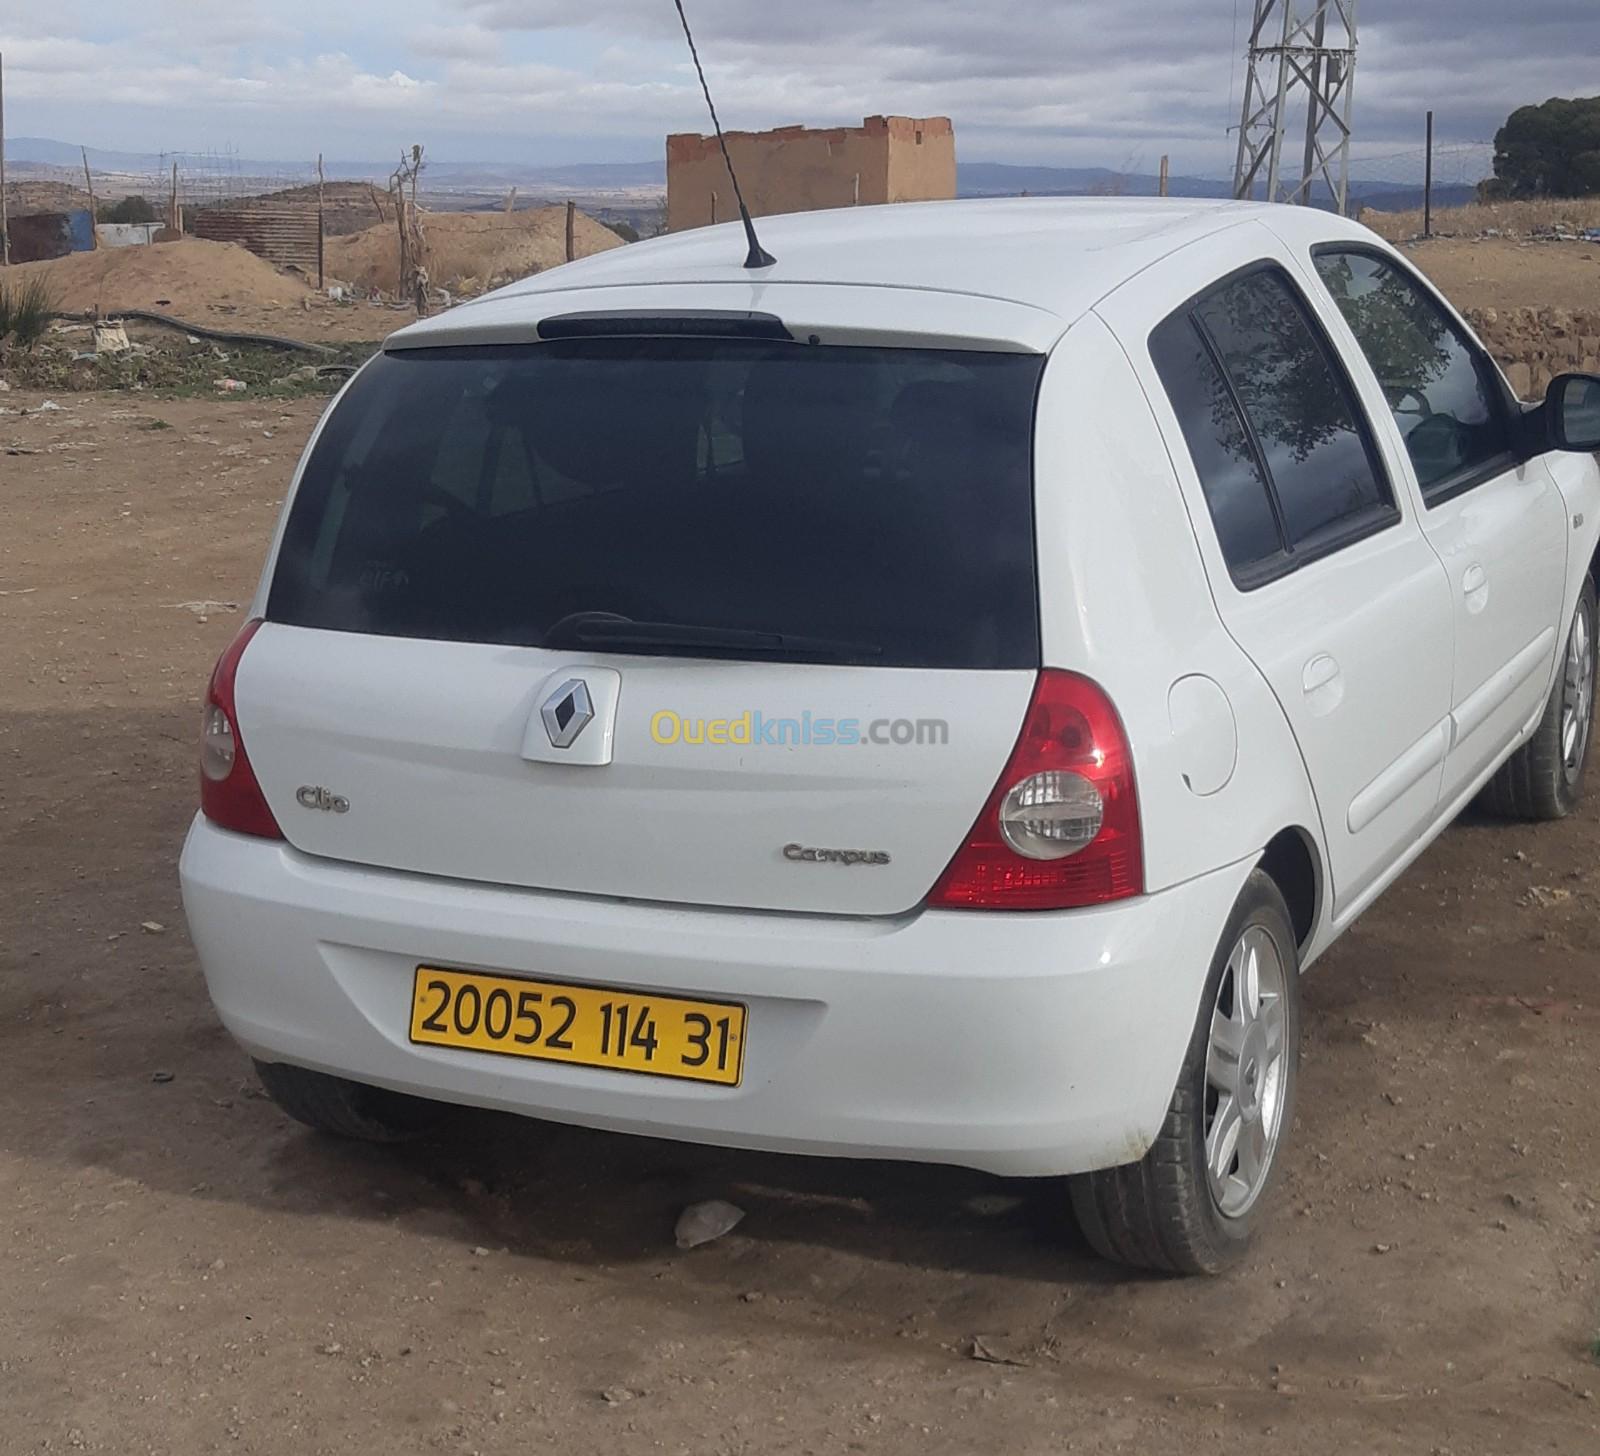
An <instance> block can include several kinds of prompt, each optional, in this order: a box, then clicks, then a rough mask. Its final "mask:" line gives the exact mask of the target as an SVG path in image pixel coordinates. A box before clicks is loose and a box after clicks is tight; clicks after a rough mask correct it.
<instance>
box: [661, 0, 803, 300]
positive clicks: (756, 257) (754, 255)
mask: <svg viewBox="0 0 1600 1456" xmlns="http://www.w3.org/2000/svg"><path fill="white" fill-rule="evenodd" d="M672 3H673V4H674V5H676V6H677V7H678V19H679V20H681V21H682V22H683V38H684V39H685V40H686V41H688V42H689V54H690V55H691V56H692V57H693V58H694V69H695V73H696V74H697V75H698V76H699V77H700V89H701V90H702V91H704V92H705V94H706V106H707V107H708V108H709V110H710V112H711V125H712V126H713V127H714V128H715V129H716V133H717V145H718V146H720V147H721V148H722V160H723V161H724V162H725V163H727V166H728V180H729V181H730V182H732V183H733V195H734V198H735V199H736V200H737V201H738V204H739V217H740V219H741V220H742V221H743V222H744V235H745V237H746V238H747V239H748V240H749V243H750V252H749V253H748V255H747V256H746V257H745V260H744V266H745V267H746V268H770V267H771V266H772V265H773V264H774V263H776V262H777V261H778V260H777V259H776V258H774V257H773V256H772V254H771V253H769V252H768V251H767V250H766V249H765V248H763V247H762V246H761V244H760V242H759V241H758V240H757V238H756V225H755V224H754V223H753V222H751V221H750V209H749V208H748V207H746V206H745V205H744V193H742V192H741V191H740V190H739V178H738V177H737V175H736V174H735V173H734V170H733V158H732V157H730V156H729V155H728V143H727V142H726V141H725V140H724V139H723V136H722V123H721V122H720V121H718V120H717V104H716V102H714V101H713V100H712V99H711V88H710V87H709V86H708V85H706V73H705V68H704V67H703V66H702V65H701V64H700V52H699V51H697V50H696V49H695V45H694V36H693V35H692V34H690V31H689V17H688V16H687V15H685V14H684V13H683V0H672Z"/></svg>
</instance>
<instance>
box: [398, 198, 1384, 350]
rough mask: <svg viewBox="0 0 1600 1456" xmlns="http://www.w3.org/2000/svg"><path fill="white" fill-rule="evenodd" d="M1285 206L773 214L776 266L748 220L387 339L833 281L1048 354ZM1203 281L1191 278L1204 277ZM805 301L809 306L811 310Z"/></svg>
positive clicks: (1015, 203)
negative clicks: (1110, 298)
mask: <svg viewBox="0 0 1600 1456" xmlns="http://www.w3.org/2000/svg"><path fill="white" fill-rule="evenodd" d="M1285 211H1294V212H1304V211H1305V209H1285V208H1282V207H1276V208H1273V207H1269V206H1267V205H1266V204H1262V203H1250V202H1217V201H1210V200H1193V199H1167V198H1121V197H1119V198H1095V197H1037V198H1029V197H1021V198H973V199H963V200H960V201H953V202H907V203H890V204H887V205H883V206H875V207H859V208H838V209H833V210H829V211H822V212H806V213H790V214H785V215H780V216H773V217H763V218H760V219H759V220H758V222H757V229H758V231H759V233H760V237H761V242H762V244H763V246H764V247H765V248H766V249H767V251H768V252H769V253H771V254H773V255H774V256H775V257H776V259H777V262H776V263H775V264H774V265H773V266H772V267H771V268H765V269H761V270H759V271H756V270H750V269H746V268H744V267H743V266H742V265H743V262H744V256H745V241H744V234H743V230H742V228H741V226H740V225H739V224H738V223H731V224H722V225H719V226H715V227H703V228H694V229H691V230H689V231H686V232H681V233H674V234H671V235H669V236H665V237H661V238H655V239H651V240H649V241H646V242H641V243H634V244H630V245H629V246H627V247H621V248H614V249H610V250H608V251H607V252H604V253H599V254H596V255H594V256H592V257H589V258H585V259H582V260H580V261H578V262H575V263H569V264H565V265H563V266H561V267H559V268H552V269H550V270H548V271H547V272H544V273H539V274H535V275H534V276H532V277H530V278H525V279H522V280H520V281H519V282H516V283H512V284H509V285H508V286H506V287H505V288H501V289H499V290H497V291H495V292H494V293H490V294H486V295H484V296H483V297H482V298H480V299H476V300H473V301H472V302H471V303H469V304H465V305H463V306H461V307H459V308H456V309H452V310H451V311H450V312H448V313H446V314H443V315H440V316H439V317H437V318H435V319H430V320H426V321H423V322H422V323H419V324H415V325H412V326H411V327H409V328H406V329H403V330H401V331H400V332H399V333H398V334H395V335H393V336H391V338H390V340H389V342H388V347H391V348H419V347H427V346H431V345H439V344H447V343H448V344H458V343H471V342H473V341H474V338H475V336H480V337H485V336H486V337H494V338H498V339H504V338H507V337H510V336H511V334H512V333H514V332H515V330H516V328H517V327H518V326H519V325H523V326H527V327H530V328H531V327H532V326H534V325H536V324H537V322H538V320H539V319H541V318H544V317H547V316H549V315H550V314H552V313H555V312H567V311H578V310H583V309H596V308H602V307H607V306H610V307H613V308H614V307H616V306H617V305H618V304H619V303H621V304H623V306H625V307H627V308H630V309H636V308H640V307H648V306H649V305H648V303H647V302H646V300H651V301H656V302H658V304H659V306H661V307H672V306H677V305H678V304H679V303H680V302H682V301H684V300H681V299H679V298H677V297H675V298H673V299H672V300H670V301H669V300H668V299H667V298H666V296H665V293H656V292H654V291H653V290H658V289H662V290H664V289H677V290H679V291H680V292H681V293H683V294H684V295H685V297H686V298H692V299H693V300H694V301H695V302H698V303H699V304H701V305H702V306H707V305H706V300H707V299H710V298H716V299H717V300H718V301H719V302H722V303H724V304H725V305H726V306H728V307H732V308H740V309H753V310H757V311H771V312H776V313H778V314H779V315H780V316H783V317H785V318H787V317H788V312H787V310H786V308H785V305H786V304H787V305H791V306H797V299H798V297H799V292H800V291H801V290H804V291H805V292H806V293H807V294H808V296H809V297H810V298H811V299H812V300H814V299H815V298H817V297H818V296H819V292H818V291H819V290H829V294H830V296H835V297H837V296H839V295H838V294H837V290H839V289H860V288H870V289H879V290H899V291H900V293H901V298H900V300H899V307H900V309H901V310H902V311H903V312H907V313H908V314H909V313H910V312H911V311H914V310H919V309H920V310H923V311H926V310H927V309H928V308H929V307H930V306H934V301H933V300H931V299H930V298H929V297H928V295H931V294H941V295H946V296H947V304H948V302H949V301H950V299H949V296H955V298H958V299H961V300H964V301H965V306H964V307H963V308H962V309H961V310H960V313H961V320H960V322H959V325H952V326H951V327H950V329H947V330H946V332H961V331H974V332H977V333H986V334H993V335H994V336H995V338H996V339H1000V340H1003V339H1005V338H1008V337H1015V339H1016V341H1017V342H1018V343H1019V344H1022V345H1023V346H1025V347H1043V348H1047V347H1048V346H1049V341H1050V340H1053V338H1055V337H1059V335H1060V333H1061V332H1062V331H1063V330H1064V329H1065V328H1066V327H1067V326H1068V325H1070V324H1071V323H1072V322H1073V321H1075V320H1076V319H1078V318H1080V317H1081V316H1082V315H1083V314H1085V313H1086V312H1088V310H1089V309H1091V308H1093V307H1094V305H1095V304H1096V303H1097V302H1098V301H1099V300H1100V299H1102V298H1103V297H1105V295H1106V294H1108V293H1110V292H1111V291H1112V290H1113V289H1114V288H1116V287H1118V286H1119V285H1120V284H1122V283H1124V282H1126V281H1127V280H1128V279H1130V278H1132V277H1134V276H1135V275H1136V274H1138V273H1139V272H1141V271H1143V270H1144V269H1145V268H1148V267H1149V266H1150V265H1151V264H1153V263H1155V262H1157V261H1158V260H1160V259H1161V258H1164V257H1166V256H1168V255H1169V254H1171V253H1173V252H1176V251H1178V250H1179V249H1181V248H1183V247H1185V246H1187V245H1188V244H1190V243H1193V242H1195V241H1197V240H1199V239H1201V238H1204V237H1207V236H1210V235H1211V234H1214V233H1217V232H1219V231H1222V230H1224V229H1227V228H1230V227H1236V226H1238V225H1240V224H1243V223H1248V222H1251V221H1254V220H1257V219H1261V218H1264V217H1266V216H1267V215H1268V214H1273V213H1277V214H1281V213H1283V212H1285ZM1316 215H1317V216H1318V217H1319V218H1320V219H1321V220H1322V221H1323V222H1324V223H1325V224H1326V225H1327V231H1328V233H1329V235H1330V236H1338V235H1344V234H1346V233H1351V234H1364V230H1363V229H1359V228H1357V227H1355V225H1353V224H1350V223H1346V222H1344V221H1343V220H1342V219H1339V218H1337V217H1334V216H1333V215H1332V214H1328V213H1320V214H1316ZM1205 281H1206V280H1205V279H1197V280H1196V286H1197V287H1198V286H1201V285H1203V284H1204V282H1205ZM730 285H732V287H731V288H730ZM780 289H781V290H783V291H782V292H779V290H780ZM601 290H615V292H611V293H603V292H600V291H601ZM640 290H652V292H650V293H641V292H640ZM591 292H592V295H593V296H590V297H581V296H580V295H582V294H590V293H591ZM907 295H909V296H907ZM860 302H861V296H860V295H855V300H854V304H853V305H845V307H849V308H850V309H851V311H854V309H855V308H859V306H860ZM985 304H987V305H988V306H989V308H988V312H989V313H990V314H991V315H992V316H993V317H992V320H991V326H988V327H981V326H980V325H979V323H978V322H976V321H975V320H977V319H978V318H979V317H980V316H981V315H983V313H984V312H985V310H984V307H983V305H985ZM810 307H811V309H812V311H813V312H815V310H816V308H817V305H816V304H815V303H814V302H812V303H811V304H810ZM1019 309H1025V310H1029V311H1031V313H1032V314H1033V315H1035V316H1036V322H1035V323H1034V324H1033V325H1032V326H1031V327H1024V326H1023V323H1022V322H1021V321H1020V319H1019V316H1018V310H1019ZM802 311H804V310H803V309H802ZM824 311H825V310H824ZM1046 318H1048V319H1049V324H1048V326H1047V325H1046V323H1045V319H1046ZM885 329H886V331H892V330H890V329H889V326H888V325H885ZM508 331H509V332H508ZM911 331H912V332H920V330H917V329H912V330H911ZM1046 334H1048V335H1049V336H1050V340H1045V337H1044V336H1045V335H1046ZM994 346H995V347H1001V346H1002V345H1001V344H999V343H997V344H995V345H994Z"/></svg>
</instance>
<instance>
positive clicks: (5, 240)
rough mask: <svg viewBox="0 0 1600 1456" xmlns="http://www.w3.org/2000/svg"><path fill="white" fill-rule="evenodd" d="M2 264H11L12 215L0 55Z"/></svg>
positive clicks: (3, 72)
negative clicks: (7, 190)
mask: <svg viewBox="0 0 1600 1456" xmlns="http://www.w3.org/2000/svg"><path fill="white" fill-rule="evenodd" d="M0 265H4V266H6V267H9V266H10V265H11V217H10V214H9V213H8V212H7V211H6V58H5V56H3V55H0Z"/></svg>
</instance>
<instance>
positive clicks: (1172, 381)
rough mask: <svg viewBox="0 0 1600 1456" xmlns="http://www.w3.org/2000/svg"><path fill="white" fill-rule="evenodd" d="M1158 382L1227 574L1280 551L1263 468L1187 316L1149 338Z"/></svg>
mask: <svg viewBox="0 0 1600 1456" xmlns="http://www.w3.org/2000/svg"><path fill="white" fill-rule="evenodd" d="M1150 352H1151V354H1152V356H1153V357H1154V359H1155V363H1156V369H1157V371H1158V372H1159V373H1160V375H1161V382H1162V383H1163V384H1164V385H1165V386H1166V389H1167V394H1168V395H1169V396H1170V398H1171V400H1172V408H1173V410H1174V411H1175V412H1176V414H1177V416H1178V423H1179V425H1180V426H1182V428H1183V438H1184V442H1185V443H1186V444H1187V445H1188V447H1189V454H1190V456H1191V457H1192V458H1193V460H1194V468H1195V471H1196V473H1197V474H1198V475H1199V477H1200V486H1201V489H1203V490H1204V491H1205V497H1206V507H1207V509H1208V510H1209V511H1210V512H1211V520H1212V523H1213V524H1214V525H1215V526H1216V530H1217V540H1218V541H1219V542H1220V543H1221V545H1222V555H1223V557H1224V559H1225V560H1226V561H1227V563H1228V567H1229V569H1230V570H1232V571H1233V572H1235V573H1241V574H1242V573H1248V572H1249V571H1250V569H1251V568H1252V567H1255V566H1258V565H1260V564H1261V563H1262V562H1265V561H1271V560H1273V559H1274V558H1276V557H1279V556H1281V555H1282V554H1283V537H1282V534H1281V533H1280V531H1279V529H1278V518H1277V515H1276V513H1275V512H1274V510H1273V505H1272V497H1271V491H1270V488H1269V487H1268V485H1267V477H1266V472H1265V471H1264V470H1263V469H1262V468H1261V461H1260V459H1259V457H1258V456H1257V454H1256V450H1255V446H1254V445H1253V444H1252V443H1251V440H1250V435H1249V432H1248V431H1247V430H1246V429H1245V424H1244V416H1243V415H1241V414H1240V413H1239V406H1238V404H1237V403H1236V402H1235V400H1234V397H1233V394H1232V391H1231V390H1230V389H1229V387H1228V382H1227V380H1225V379H1224V378H1223V377H1222V371H1221V369H1219V368H1218V367H1217V361H1216V359H1215V358H1214V357H1213V356H1212V354H1211V350H1210V349H1209V348H1208V347H1207V345H1206V341H1205V338H1204V336H1203V335H1202V334H1201V332H1200V328H1199V326H1198V325H1197V324H1196V322H1195V321H1194V319H1192V318H1190V317H1189V315H1188V314H1176V315H1174V316H1173V317H1172V318H1169V319H1168V320H1167V321H1166V322H1165V323H1164V324H1162V325H1161V327H1160V328H1158V329H1157V330H1156V331H1155V333H1154V334H1153V335H1152V336H1151V339H1150Z"/></svg>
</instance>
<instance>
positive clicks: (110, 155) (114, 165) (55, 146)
mask: <svg viewBox="0 0 1600 1456" xmlns="http://www.w3.org/2000/svg"><path fill="white" fill-rule="evenodd" d="M88 151H89V165H90V166H91V167H99V168H101V169H102V170H104V171H107V172H156V171H159V170H160V167H161V158H160V156H158V155H157V154H156V153H155V152H108V151H106V150H105V149H104V148H102V147H90V148H89V149H88ZM6 161H7V162H22V163H29V162H31V163H33V164H34V165H35V166H40V167H81V166H82V165H83V150H82V149H81V148H79V147H77V146H75V145H74V144H73V143H71V142H58V141H52V140H51V139H50V138H49V137H7V138H6Z"/></svg>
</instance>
